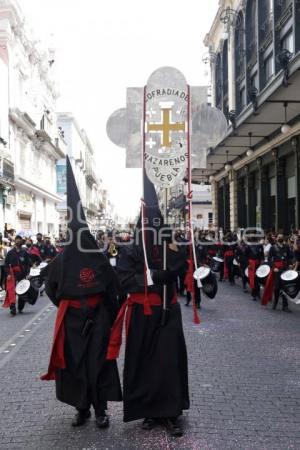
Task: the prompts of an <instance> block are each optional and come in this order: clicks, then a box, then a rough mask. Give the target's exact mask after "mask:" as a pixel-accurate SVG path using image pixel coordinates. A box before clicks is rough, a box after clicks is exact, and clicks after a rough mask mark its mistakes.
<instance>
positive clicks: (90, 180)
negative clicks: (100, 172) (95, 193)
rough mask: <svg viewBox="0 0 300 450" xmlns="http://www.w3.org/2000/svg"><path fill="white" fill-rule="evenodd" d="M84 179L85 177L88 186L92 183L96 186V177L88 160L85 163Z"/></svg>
mask: <svg viewBox="0 0 300 450" xmlns="http://www.w3.org/2000/svg"><path fill="white" fill-rule="evenodd" d="M85 177H86V181H87V183H89V185H90V186H92V185H93V184H94V183H95V184H98V178H97V175H96V173H95V171H94V169H93V167H92V164H91V162H90V161H89V160H87V161H86V171H85Z"/></svg>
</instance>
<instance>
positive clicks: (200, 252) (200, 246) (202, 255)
mask: <svg viewBox="0 0 300 450" xmlns="http://www.w3.org/2000/svg"><path fill="white" fill-rule="evenodd" d="M206 242H207V241H206V239H205V237H204V235H203V234H202V233H200V234H199V237H198V239H197V243H196V244H195V249H196V258H197V267H200V266H203V265H204V264H205V263H206V257H207V248H206ZM194 292H195V304H196V307H197V308H198V309H201V306H200V305H201V290H200V287H199V286H198V283H197V281H196V280H195V279H194ZM191 300H192V293H191V292H189V291H187V293H186V304H185V305H186V306H189V304H190V302H191Z"/></svg>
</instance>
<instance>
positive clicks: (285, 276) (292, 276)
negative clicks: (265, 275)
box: [280, 270, 298, 281]
mask: <svg viewBox="0 0 300 450" xmlns="http://www.w3.org/2000/svg"><path fill="white" fill-rule="evenodd" d="M280 278H281V279H282V280H283V281H293V280H296V278H298V272H296V270H286V271H285V272H283V273H282V274H281V275H280Z"/></svg>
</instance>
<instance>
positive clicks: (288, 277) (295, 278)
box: [280, 270, 300, 305]
mask: <svg viewBox="0 0 300 450" xmlns="http://www.w3.org/2000/svg"><path fill="white" fill-rule="evenodd" d="M280 290H281V293H282V294H283V295H285V297H286V298H287V299H288V300H290V301H291V302H293V303H295V304H296V305H300V276H299V273H298V272H296V270H285V271H284V272H283V273H282V274H281V275H280Z"/></svg>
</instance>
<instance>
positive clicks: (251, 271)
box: [248, 259, 260, 289]
mask: <svg viewBox="0 0 300 450" xmlns="http://www.w3.org/2000/svg"><path fill="white" fill-rule="evenodd" d="M259 264H260V261H259V260H258V259H249V261H248V277H249V286H250V288H251V289H254V288H255V272H256V269H257V268H258V266H259Z"/></svg>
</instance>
